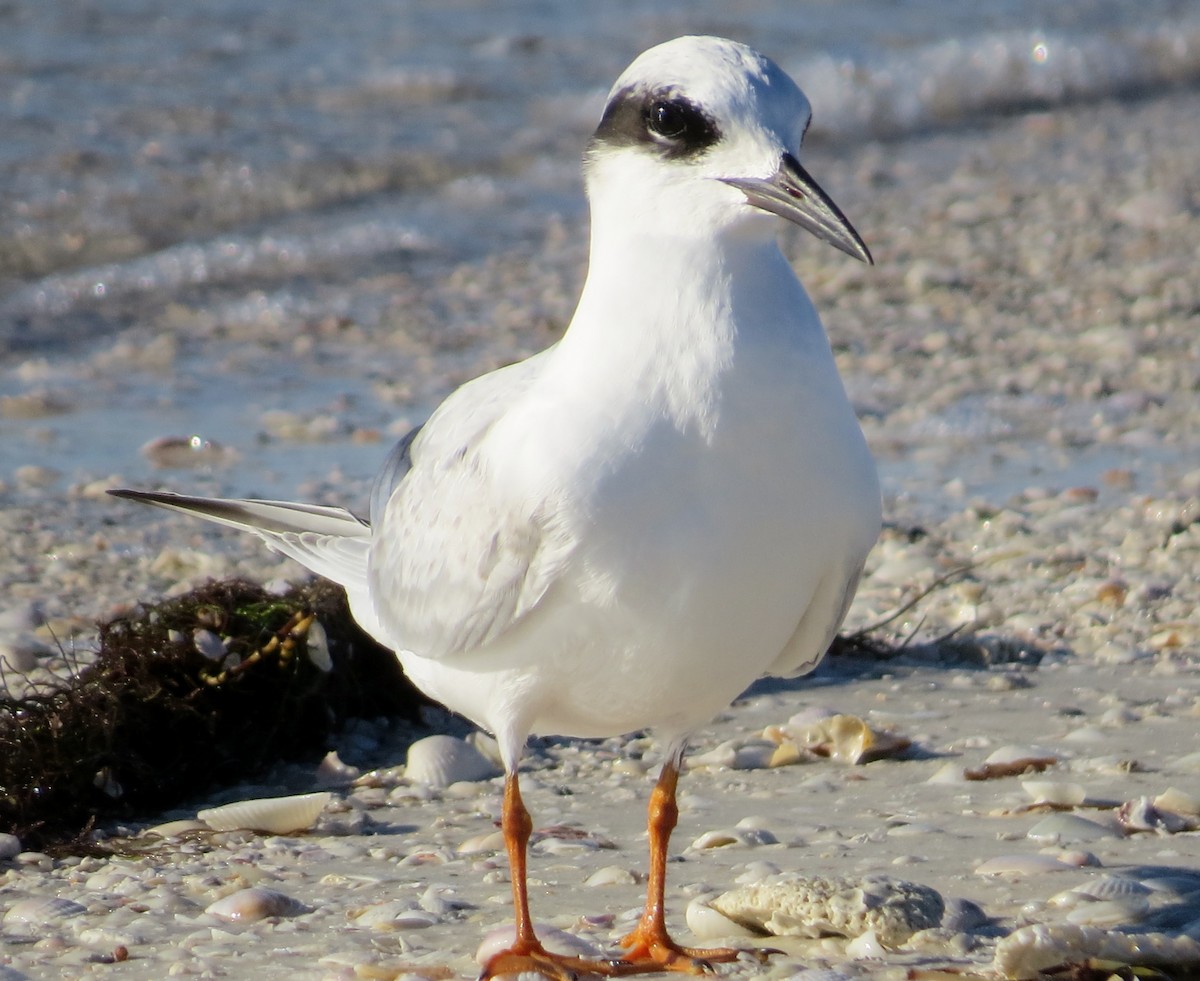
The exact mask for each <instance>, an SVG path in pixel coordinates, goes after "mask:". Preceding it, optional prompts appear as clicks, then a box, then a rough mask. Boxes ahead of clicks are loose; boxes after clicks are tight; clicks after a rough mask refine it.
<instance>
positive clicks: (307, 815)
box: [196, 791, 333, 835]
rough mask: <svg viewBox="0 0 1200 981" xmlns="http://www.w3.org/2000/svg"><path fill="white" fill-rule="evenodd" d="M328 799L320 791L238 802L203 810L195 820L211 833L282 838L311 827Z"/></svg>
mask: <svg viewBox="0 0 1200 981" xmlns="http://www.w3.org/2000/svg"><path fill="white" fill-rule="evenodd" d="M332 797H333V795H332V794H331V793H329V792H328V791H321V792H320V793H316V794H300V795H298V796H295V797H264V798H261V799H259V800H239V801H234V802H233V803H232V804H222V805H221V806H220V807H209V808H206V809H205V810H203V811H200V812H199V813H197V815H196V817H198V818H199V819H200V820H201V821H203V822H204V823H205V824H207V825H208V826H209V827H210V828H212V830H213V831H237V830H246V831H265V832H267V833H269V834H275V835H286V834H291V833H292V832H295V831H307V830H308V829H309V828H311V827H312V826H313V824H314V823H315V822H316V820H317V817H318V816H319V815H320V813H321V811H323V810H324V809H325V805H326V804H328V803H329V801H330V798H332Z"/></svg>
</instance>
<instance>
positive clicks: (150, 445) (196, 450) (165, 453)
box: [141, 435, 238, 470]
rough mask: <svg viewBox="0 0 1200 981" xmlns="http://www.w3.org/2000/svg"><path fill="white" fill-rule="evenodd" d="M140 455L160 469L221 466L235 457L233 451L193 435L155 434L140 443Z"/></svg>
mask: <svg viewBox="0 0 1200 981" xmlns="http://www.w3.org/2000/svg"><path fill="white" fill-rule="evenodd" d="M141 454H142V456H144V457H145V458H146V459H147V460H149V461H150V462H151V463H152V464H154V465H155V466H156V467H160V468H162V469H164V470H166V469H185V468H190V467H212V466H224V465H225V464H227V463H231V462H232V461H234V460H236V459H237V458H238V454H237V451H236V450H232V449H229V448H227V447H224V446H222V445H221V444H220V443H217V442H215V441H214V440H211V439H205V438H204V437H203V436H197V435H192V436H159V437H157V438H156V439H152V440H150V441H149V442H147V443H143V444H142V449H141Z"/></svg>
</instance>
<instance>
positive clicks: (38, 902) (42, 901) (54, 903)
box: [3, 896, 87, 933]
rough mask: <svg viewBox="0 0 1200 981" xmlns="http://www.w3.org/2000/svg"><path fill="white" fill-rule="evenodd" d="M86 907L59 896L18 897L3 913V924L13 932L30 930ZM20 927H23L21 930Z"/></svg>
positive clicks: (77, 913) (84, 910)
mask: <svg viewBox="0 0 1200 981" xmlns="http://www.w3.org/2000/svg"><path fill="white" fill-rule="evenodd" d="M86 912H87V907H86V906H82V905H81V904H79V903H77V902H75V901H74V900H71V899H63V898H62V897H60V896H48V897H47V896H35V897H32V898H30V899H19V900H17V901H16V902H15V903H13V904H12V906H10V907H9V908H8V912H7V913H5V914H4V920H3V922H4V926H5V928H6V929H8V930H12V931H14V932H26V933H28V932H32V931H34V930H36V928H38V927H47V926H53V925H54V924H55V923H56V922H57V921H59V920H66V919H69V918H70V917H72V916H79V915H80V914H81V913H86ZM22 927H25V928H27V929H25V930H24V931H22V929H21V928H22Z"/></svg>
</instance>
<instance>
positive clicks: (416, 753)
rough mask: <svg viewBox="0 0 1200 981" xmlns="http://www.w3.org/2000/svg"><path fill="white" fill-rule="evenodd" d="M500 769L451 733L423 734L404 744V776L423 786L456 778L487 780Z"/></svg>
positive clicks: (449, 782) (453, 780)
mask: <svg viewBox="0 0 1200 981" xmlns="http://www.w3.org/2000/svg"><path fill="white" fill-rule="evenodd" d="M499 775H500V768H499V767H497V766H496V764H494V763H493V762H492V761H491V760H489V759H488V758H487V757H486V756H484V755H483V754H482V753H481V752H479V750H477V749H476V748H475V747H474V746H472V745H471V744H470V743H467V742H464V741H463V740H461V739H456V738H455V737H454V736H427V737H426V738H425V739H420V740H418V741H417V742H415V743H413V744H412V745H411V746H409V747H408V760H407V761H406V763H405V766H404V776H405V777H407V778H408V779H409V780H412V781H413V782H414V783H421V784H425V785H426V786H427V787H449V786H450V784H452V783H458V782H459V781H460V780H466V781H472V780H490V779H491V778H492V777H495V776H499Z"/></svg>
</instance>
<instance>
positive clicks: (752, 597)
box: [112, 37, 880, 977]
mask: <svg viewBox="0 0 1200 981" xmlns="http://www.w3.org/2000/svg"><path fill="white" fill-rule="evenodd" d="M809 118H810V108H809V103H808V100H807V99H806V98H805V96H804V94H803V93H802V92H801V91H800V89H799V88H798V87H797V86H796V84H795V83H794V82H793V81H792V80H791V78H789V77H788V75H787V74H785V73H784V72H783V71H782V70H781V69H780V68H779V67H778V66H777V65H776V64H775V63H774V62H772V61H770V60H768V59H767V58H765V57H763V56H762V55H760V54H758V53H756V52H755V51H753V50H751V49H750V48H748V47H746V46H745V45H742V44H738V43H735V42H732V41H727V40H724V39H720V38H712V37H683V38H678V39H676V40H673V41H669V42H667V43H666V44H662V45H659V46H657V47H654V48H651V49H650V50H649V51H646V52H645V53H644V54H642V55H641V56H640V57H639V58H638V59H637V60H636V61H634V62H633V64H632V65H630V67H629V68H628V69H627V70H626V71H625V72H624V74H622V75H621V77H620V78H619V79H618V80H617V82H616V84H615V85H614V87H613V89H612V91H611V93H610V94H609V97H608V102H607V105H606V107H605V109H604V114H603V117H602V118H601V120H600V124H599V126H598V127H597V129H596V131H595V134H594V135H593V137H592V138H591V141H590V142H589V144H588V147H587V151H586V154H585V158H584V173H585V177H586V186H587V194H588V198H589V201H590V204H591V218H592V226H591V259H590V265H589V269H588V275H587V281H586V283H585V285H584V288H583V293H582V295H581V297H580V300H579V306H578V308H577V309H576V311H575V316H574V317H573V319H572V321H571V325H570V327H569V328H568V330H567V331H566V333H565V335H564V336H563V338H562V339H561V340H560V341H559V342H558V343H557V344H555V345H554V346H552V347H550V348H549V349H547V350H545V351H543V352H541V353H540V354H537V355H535V356H533V357H531V358H529V359H528V360H526V361H523V362H521V363H519V364H514V365H511V366H509V367H506V368H501V369H499V370H498V371H493V372H491V373H490V374H487V375H484V376H482V377H480V378H477V379H475V380H474V381H471V382H468V383H467V384H465V385H463V386H462V387H461V388H459V389H458V390H457V391H455V392H454V393H453V394H452V395H450V396H449V397H448V398H447V399H446V400H445V402H443V403H442V405H441V406H440V407H439V408H438V409H437V410H436V411H435V412H434V413H433V415H432V416H430V418H429V420H428V421H427V422H426V423H425V425H424V426H422V427H421V428H420V429H418V430H416V431H414V432H413V433H410V434H409V435H408V436H407V437H406V438H405V439H404V440H403V441H402V442H401V443H400V444H399V445H398V446H397V447H396V448H395V450H393V452H392V454H391V456H390V457H389V459H388V461H387V463H386V464H385V466H384V467H383V470H382V472H381V473H380V475H379V477H378V478H377V480H376V484H375V488H374V491H373V493H372V499H371V506H370V523H367V522H366V521H363V520H360V519H359V518H357V517H355V516H354V515H353V514H351V513H350V512H349V511H346V510H343V509H342V508H337V507H321V506H314V505H307V504H292V503H285V502H278V501H249V500H216V499H206V498H197V497H185V496H180V495H175V494H167V493H144V492H139V491H129V490H116V491H113V492H112V493H114V494H117V495H118V496H121V497H127V498H133V499H136V500H140V501H145V502H148V503H151V504H158V505H161V506H164V507H168V508H173V509H176V510H180V511H185V512H188V513H193V514H198V515H200V516H201V517H204V518H208V519H210V520H213V521H216V522H219V523H221V524H225V525H230V526H232V527H235V528H240V529H243V530H247V531H251V532H253V533H255V534H256V535H258V536H259V537H260V538H261V539H263V540H264V541H265V542H266V543H267V544H268V545H270V546H271V547H272V548H274V549H276V550H278V551H280V552H283V553H285V554H287V555H290V556H292V557H293V558H295V559H297V560H298V561H300V562H301V563H303V564H304V565H305V566H307V567H308V568H309V569H311V570H313V571H314V572H316V573H318V574H320V575H322V576H326V577H328V578H330V579H332V580H334V581H335V582H338V583H340V584H341V585H343V586H344V587H345V588H346V592H347V594H348V596H349V599H350V605H351V609H352V610H353V613H354V616H355V618H356V619H357V620H358V622H359V623H360V624H361V625H362V626H363V627H364V628H365V629H366V630H367V631H368V632H369V633H371V634H372V635H373V636H374V637H376V638H377V639H378V640H379V641H380V642H381V643H383V644H384V645H386V646H387V647H389V648H391V649H392V650H394V651H395V652H396V656H397V657H399V659H400V661H401V664H402V665H403V667H404V671H405V673H406V674H407V675H408V677H409V678H411V679H412V680H413V682H415V683H416V684H417V685H418V686H419V687H420V688H422V689H423V690H424V691H425V692H426V693H428V694H429V695H430V696H432V697H433V698H435V699H437V700H438V701H440V702H442V703H444V704H445V705H447V706H449V707H450V708H451V709H453V710H455V711H457V712H459V713H461V714H463V715H465V716H466V717H468V718H469V719H471V720H472V721H474V722H476V723H477V724H479V725H480V726H482V727H484V728H486V729H487V730H489V731H491V732H492V733H493V734H494V735H495V737H496V739H497V741H498V743H499V747H500V752H501V755H502V757H503V762H504V766H505V770H506V780H505V791H504V805H503V815H502V827H503V831H504V836H505V841H506V843H507V850H508V857H509V862H510V865H511V872H512V889H513V901H514V905H515V912H516V939H515V942H514V943H513V945H512V946H511V948H510V949H508V950H506V951H505V952H503V953H501V954H497V955H496V956H494V957H493V958H492V959H491V960H490V961H489V962H488V963H487V964H486V965H485V967H484V971H483V975H482V976H483V977H490V976H493V975H496V974H502V973H510V972H514V971H522V970H532V971H539V972H542V973H544V974H550V975H553V976H557V977H565V976H569V975H572V974H574V973H576V972H590V973H600V974H605V975H610V976H614V975H625V974H634V973H642V972H646V971H657V970H666V969H672V970H684V971H692V972H700V971H703V970H707V968H708V965H709V964H710V963H711V962H714V961H724V960H731V959H733V958H734V957H735V956H737V954H738V951H736V950H732V949H718V950H710V951H706V950H695V949H690V948H685V947H681V946H679V945H677V944H676V943H675V942H674V941H673V940H672V939H671V938H670V936H669V935H668V933H667V929H666V925H665V923H664V916H663V888H664V879H665V868H666V864H665V863H666V853H667V841H668V838H669V836H670V833H671V830H672V829H673V827H674V825H675V822H676V819H677V808H676V805H675V787H676V780H677V777H678V775H679V768H680V764H681V760H682V757H683V752H684V746H685V741H686V738H687V736H688V734H689V733H691V732H692V731H693V730H695V729H697V728H698V727H700V726H702V725H703V724H704V723H705V722H707V721H709V720H710V719H711V718H712V717H713V716H714V715H715V714H716V713H718V712H719V711H721V710H722V709H724V708H725V707H726V706H727V705H728V704H729V703H730V702H731V701H732V700H733V699H734V698H735V697H736V696H737V695H738V694H739V693H741V692H742V691H743V690H744V689H745V688H746V687H747V686H748V685H750V684H751V683H752V682H753V681H754V680H755V679H757V678H758V677H760V676H762V675H764V674H771V675H782V676H794V675H798V674H802V673H804V672H807V671H809V670H811V669H812V668H813V667H814V666H815V665H816V664H817V662H818V661H819V660H820V659H821V657H822V656H823V655H824V653H825V650H826V648H827V647H828V646H829V644H830V642H831V640H832V639H833V637H834V635H835V632H836V631H837V628H838V626H839V625H840V623H841V621H842V618H843V616H844V615H845V612H846V608H847V606H848V604H849V602H850V600H851V597H852V596H853V594H854V590H855V587H856V585H857V582H858V578H859V575H860V573H861V570H862V566H863V561H864V559H865V557H866V555H867V552H868V551H869V550H870V548H871V546H872V545H873V544H874V542H875V539H876V536H877V535H878V532H879V527H880V494H879V486H878V481H877V477H876V473H875V467H874V463H873V461H872V459H871V455H870V453H869V451H868V449H867V446H866V442H865V440H864V439H863V435H862V432H861V430H860V429H859V426H858V422H857V420H856V418H855V415H854V411H853V409H852V407H851V405H850V402H849V400H848V399H847V396H846V393H845V390H844V389H843V387H842V383H841V379H840V378H839V376H838V372H837V368H836V366H835V363H834V359H833V356H832V353H831V351H830V347H829V341H828V339H827V338H826V336H825V332H824V329H823V327H822V325H821V322H820V320H819V318H818V317H817V313H816V311H815V310H814V308H813V305H812V302H811V301H810V300H809V298H808V295H807V294H806V293H805V291H804V288H803V287H802V286H801V285H800V283H799V282H798V281H797V279H796V277H795V275H794V273H793V272H792V269H791V267H790V266H789V265H788V263H787V260H786V259H785V258H784V256H783V254H782V252H781V251H780V250H779V247H778V245H777V243H776V234H777V232H778V231H779V227H780V226H779V223H778V221H777V218H778V217H782V218H784V219H786V220H787V221H790V222H794V223H795V224H797V225H800V226H801V227H803V228H805V229H807V230H808V231H810V232H812V233H813V234H814V235H816V236H817V237H818V238H820V239H823V240H824V241H826V242H829V243H830V244H832V245H834V246H836V247H837V248H839V249H841V250H842V251H844V252H846V253H848V254H849V255H851V256H854V257H855V258H858V259H861V260H864V261H866V262H870V261H871V257H870V253H869V252H868V251H867V247H866V246H865V245H864V244H863V242H862V240H861V239H860V238H859V236H858V234H857V232H855V230H854V229H853V227H852V226H851V225H850V223H849V222H848V221H847V220H846V218H845V217H844V216H843V215H842V213H841V212H840V211H839V210H838V208H837V207H836V206H835V205H834V204H833V202H832V201H831V200H830V199H829V198H828V197H827V196H826V194H825V193H824V192H823V191H822V190H821V188H820V187H819V186H818V185H817V183H816V182H815V181H814V180H813V179H812V178H811V177H810V176H809V175H808V173H807V172H806V171H805V170H804V168H803V167H802V166H801V165H800V162H799V160H798V159H797V153H798V152H799V150H800V144H801V140H802V138H803V136H804V132H805V129H806V128H807V126H808V123H809ZM647 727H650V728H653V729H655V730H656V731H657V732H658V733H659V734H660V736H661V737H662V738H663V739H664V741H665V742H666V744H667V746H668V747H669V748H668V749H667V752H666V761H665V763H664V764H663V768H662V772H661V775H660V777H659V780H658V783H657V785H656V787H655V789H654V791H653V794H652V796H651V800H650V814H649V831H650V849H651V858H650V877H649V885H648V890H647V900H646V908H645V912H644V914H643V916H642V919H641V921H640V922H639V924H638V926H637V928H636V929H635V930H634V931H633V932H632V933H631V934H630V935H629V936H628V937H626V938H625V939H624V940H623V941H622V944H623V946H624V948H625V950H624V953H623V955H622V956H620V957H614V958H613V959H611V960H598V961H592V960H583V959H580V958H575V957H562V956H558V955H553V954H550V953H548V952H547V951H546V950H545V949H544V948H543V947H542V945H541V943H540V942H539V941H538V939H537V937H536V935H535V932H534V929H533V924H532V920H531V919H530V914H529V905H528V898H527V894H526V887H525V869H526V866H525V858H526V845H527V842H528V839H529V835H530V829H531V826H532V825H531V821H530V817H529V814H528V812H527V811H526V809H525V806H524V804H523V803H522V801H521V795H520V790H519V784H518V777H517V768H518V763H519V761H520V758H521V754H522V751H523V747H524V744H525V741H526V739H527V737H528V736H529V735H530V734H531V733H541V734H556V735H565V736H582V737H606V736H613V735H617V734H621V733H627V732H631V731H635V730H639V729H643V728H647Z"/></svg>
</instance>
